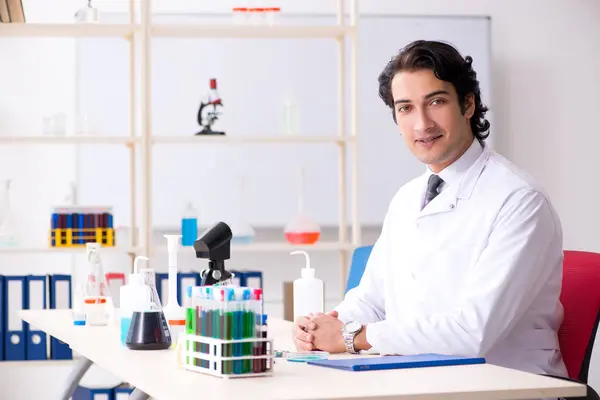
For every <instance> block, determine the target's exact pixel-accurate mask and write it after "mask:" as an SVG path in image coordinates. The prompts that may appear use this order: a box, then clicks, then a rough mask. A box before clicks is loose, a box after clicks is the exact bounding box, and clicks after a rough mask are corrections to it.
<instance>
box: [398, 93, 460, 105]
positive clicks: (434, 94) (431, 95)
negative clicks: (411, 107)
mask: <svg viewBox="0 0 600 400" xmlns="http://www.w3.org/2000/svg"><path fill="white" fill-rule="evenodd" d="M440 94H445V95H447V96H449V95H450V93H448V92H447V91H445V90H436V91H435V92H431V93H428V94H427V95H425V97H424V99H425V100H427V99H430V98H432V97H434V96H439V95H440ZM401 103H410V100H408V99H398V100H396V101H394V104H401Z"/></svg>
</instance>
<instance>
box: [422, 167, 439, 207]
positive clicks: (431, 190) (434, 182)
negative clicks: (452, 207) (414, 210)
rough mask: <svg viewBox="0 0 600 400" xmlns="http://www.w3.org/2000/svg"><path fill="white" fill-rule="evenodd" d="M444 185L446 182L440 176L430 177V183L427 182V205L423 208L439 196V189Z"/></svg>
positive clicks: (433, 175)
mask: <svg viewBox="0 0 600 400" xmlns="http://www.w3.org/2000/svg"><path fill="white" fill-rule="evenodd" d="M442 183H444V180H443V179H442V178H440V177H439V176H438V175H435V174H432V175H431V176H430V177H429V181H427V193H425V204H423V207H425V206H426V205H427V204H428V203H429V202H430V201H431V200H433V199H434V198H435V196H437V195H438V194H439V192H438V189H439V187H440V185H441V184H442Z"/></svg>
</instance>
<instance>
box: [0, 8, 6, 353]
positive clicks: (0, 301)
mask: <svg viewBox="0 0 600 400" xmlns="http://www.w3.org/2000/svg"><path fill="white" fill-rule="evenodd" d="M1 1H2V0H0V2H1ZM4 293H5V289H4V275H0V361H4V338H5V337H6V336H5V333H6V330H5V325H6V324H5V323H4V314H6V311H5V310H4V308H5V307H6V299H5V298H4Z"/></svg>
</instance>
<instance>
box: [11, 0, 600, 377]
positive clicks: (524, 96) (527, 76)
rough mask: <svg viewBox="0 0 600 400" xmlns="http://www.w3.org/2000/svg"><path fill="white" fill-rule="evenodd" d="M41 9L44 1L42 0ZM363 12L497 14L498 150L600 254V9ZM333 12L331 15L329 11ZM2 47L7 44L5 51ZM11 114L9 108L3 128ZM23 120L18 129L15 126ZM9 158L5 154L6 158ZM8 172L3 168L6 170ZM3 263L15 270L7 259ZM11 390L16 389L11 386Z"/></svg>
mask: <svg viewBox="0 0 600 400" xmlns="http://www.w3.org/2000/svg"><path fill="white" fill-rule="evenodd" d="M25 2H26V5H27V1H25ZM35 2H36V3H37V4H40V3H41V2H40V1H39V0H37V1H35ZM118 3H119V2H116V1H113V2H106V3H105V4H106V5H108V6H110V7H112V6H114V5H117V6H118V5H119V4H118ZM190 3H191V2H189V1H175V0H172V2H171V3H170V4H171V6H174V5H175V6H176V5H181V4H185V5H186V6H187V7H191V6H192V4H190ZM215 3H216V2H214V3H212V4H215ZM280 3H282V2H280ZM297 3H299V4H296V5H295V6H296V7H298V8H303V9H304V11H311V12H322V11H323V10H325V9H326V8H327V7H324V6H322V5H323V1H321V0H319V2H318V3H317V2H316V1H314V0H313V1H303V2H297ZM326 3H328V2H326ZM162 4H163V5H164V4H165V3H162ZM198 4H203V5H204V4H207V3H204V2H199V3H198ZM227 4H228V3H227V2H221V3H220V5H219V7H220V6H221V5H223V7H225V9H227ZM287 4H288V3H286V5H287ZM328 4H329V3H328ZM290 5H292V6H293V5H294V4H292V3H290ZM53 7H54V5H53ZM45 8H49V7H45ZM361 9H362V11H363V12H377V13H404V14H419V15H489V16H490V17H491V19H492V54H493V69H494V70H493V76H494V81H493V87H494V90H493V102H492V106H493V108H494V112H495V118H494V120H495V126H493V127H492V135H494V136H495V139H494V141H495V147H496V149H498V150H499V151H500V152H501V153H503V154H504V155H506V156H507V157H509V158H510V159H512V160H513V161H514V162H515V163H516V164H518V165H519V166H521V167H523V168H525V169H526V170H528V171H529V172H531V173H532V174H533V175H534V176H535V177H537V178H538V179H539V180H540V181H541V182H542V183H543V184H544V185H545V186H546V188H547V189H548V192H549V194H550V196H551V198H552V200H553V201H554V204H555V206H556V208H557V209H558V212H559V213H560V215H561V218H562V221H563V229H564V244H565V248H567V249H585V250H591V251H600V241H597V240H596V235H595V231H596V230H595V227H596V225H597V221H600V210H599V209H598V208H595V207H594V205H595V203H596V202H595V200H596V198H597V197H598V196H599V195H600V189H599V188H598V185H597V181H598V180H597V178H596V175H595V171H594V168H593V167H594V166H595V164H594V163H593V160H594V159H595V158H596V148H597V146H599V145H600V135H599V134H598V132H597V131H598V128H597V127H596V126H595V125H596V124H595V121H594V116H595V114H596V112H597V110H598V109H599V108H600V96H598V93H600V79H598V78H597V76H596V73H597V71H599V70H600V53H599V52H598V49H600V24H599V23H598V15H600V2H597V1H594V0H579V1H578V2H568V1H564V0H527V1H519V2H517V1H516V0H502V1H497V0H496V1H494V0H454V1H452V2H447V1H443V0H437V1H434V0H429V1H428V0H422V1H420V2H404V1H403V2H398V1H391V0H388V1H385V0H368V1H363V2H362V3H361ZM331 10H332V8H329V9H328V10H326V11H331ZM1 43H2V42H0V46H3V44H1ZM399 46H400V44H399ZM3 50H4V49H3V48H1V47H0V54H2V55H3V59H2V61H0V76H5V75H4V73H3V71H2V68H3V67H4V66H5V65H6V64H5V63H4V60H5V58H4V57H5V55H6V53H5V52H4V51H3ZM61 56H63V57H67V60H68V57H69V56H68V55H67V54H66V53H61ZM29 57H31V56H29ZM25 59H28V58H25ZM29 59H30V58H29ZM54 59H55V60H57V59H58V57H56V58H54ZM47 60H48V59H46V61H47ZM66 64H68V62H67V63H66ZM66 67H67V68H69V67H68V66H66ZM24 68H25V67H24ZM67 74H68V72H67ZM4 93H5V91H4V88H3V92H2V93H1V94H0V105H5V104H7V98H6V97H5V96H6V95H5V94H4ZM21 94H22V97H20V100H19V101H21V102H22V103H23V104H26V103H27V102H29V101H31V99H35V98H36V96H38V95H39V94H38V92H37V91H36V90H34V89H33V88H32V87H30V88H29V90H28V91H26V92H21ZM0 110H2V107H0ZM5 112H6V111H0V116H1V117H2V120H3V121H4V120H5V118H6V114H5ZM20 118H22V120H21V121H22V123H23V124H24V126H26V125H25V124H26V123H27V117H25V116H24V115H22V116H21V117H20ZM14 123H16V122H14V121H13V122H11V126H12V124H14ZM1 127H2V124H0V129H1ZM0 155H1V156H4V153H0ZM4 165H5V164H0V166H1V167H4ZM29 165H31V164H29ZM588 182H591V183H590V184H588ZM247 260H248V263H247V265H248V267H253V266H256V265H265V264H271V267H270V268H275V267H274V266H275V265H277V264H278V263H280V261H278V260H279V259H278V258H273V259H271V260H270V259H268V258H260V260H258V259H256V258H255V259H252V258H248V259H247ZM273 260H275V262H273ZM15 262H18V264H14V265H15V267H17V266H18V265H21V264H22V265H25V264H26V263H27V261H26V260H25V259H19V260H15ZM0 263H2V264H1V265H2V266H4V265H6V264H5V262H4V261H2V260H1V259H0ZM326 263H327V262H326V261H324V262H323V264H326ZM336 273H337V271H328V273H327V277H326V279H327V280H329V281H330V282H334V281H336V280H337V279H336V278H337V275H336ZM599 347H600V346H596V348H599ZM12 372H13V371H11V376H12ZM2 376H4V377H6V376H8V374H2ZM2 379H3V378H0V380H2ZM4 379H7V378H4ZM20 382H24V380H23V379H21V380H20ZM37 382H38V384H39V385H43V384H47V385H48V386H49V387H52V384H53V382H52V381H49V380H38V381H37ZM590 383H591V385H592V386H595V387H596V388H600V352H599V351H596V352H595V354H594V356H593V358H592V367H591V371H590ZM1 384H2V386H3V387H6V385H7V384H8V383H7V382H1ZM12 384H14V383H12Z"/></svg>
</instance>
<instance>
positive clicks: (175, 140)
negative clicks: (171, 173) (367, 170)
mask: <svg viewBox="0 0 600 400" xmlns="http://www.w3.org/2000/svg"><path fill="white" fill-rule="evenodd" d="M152 141H153V143H154V144H183V143H185V144H210V143H215V144H242V143H247V144H250V143H289V144H301V143H337V144H343V143H347V142H352V141H353V137H351V136H334V135H329V136H324V135H322V136H317V135H312V136H310V135H263V136H251V135H239V136H231V135H213V136H209V135H205V136H153V137H152Z"/></svg>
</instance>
